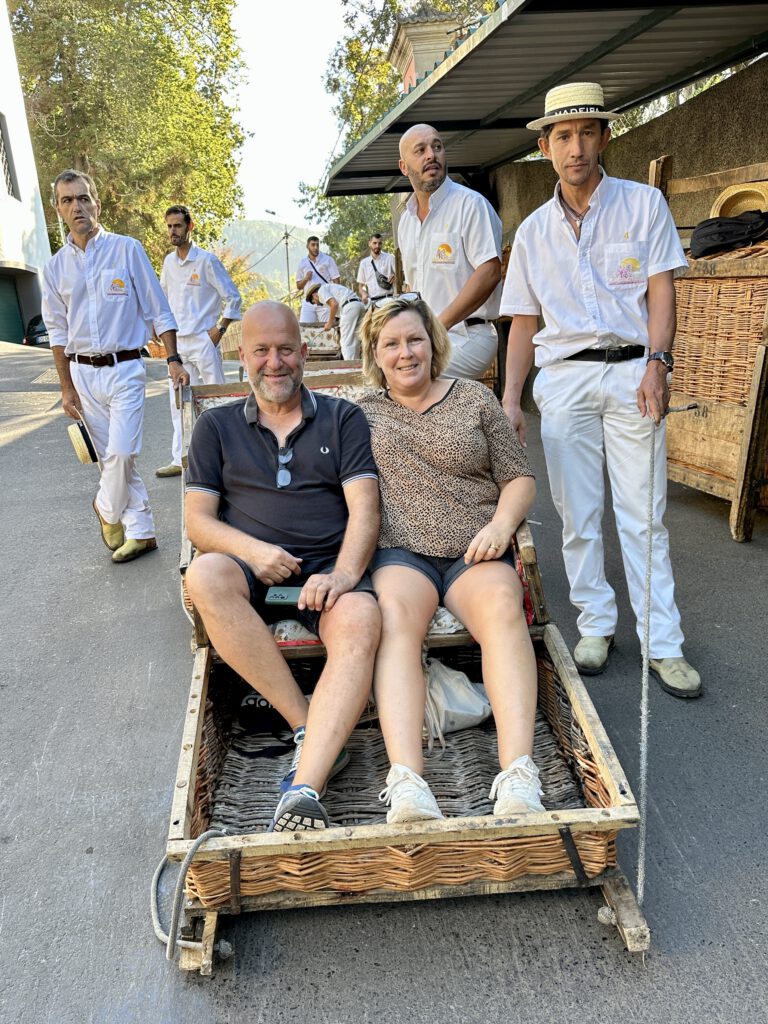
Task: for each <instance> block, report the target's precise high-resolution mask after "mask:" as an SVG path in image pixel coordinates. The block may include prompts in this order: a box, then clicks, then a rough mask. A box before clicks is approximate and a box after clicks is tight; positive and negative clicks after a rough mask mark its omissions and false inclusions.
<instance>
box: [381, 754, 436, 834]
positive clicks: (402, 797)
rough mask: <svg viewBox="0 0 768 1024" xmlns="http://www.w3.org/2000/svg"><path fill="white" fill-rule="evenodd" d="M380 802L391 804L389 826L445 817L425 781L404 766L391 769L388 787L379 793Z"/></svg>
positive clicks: (399, 765)
mask: <svg viewBox="0 0 768 1024" xmlns="http://www.w3.org/2000/svg"><path fill="white" fill-rule="evenodd" d="M379 800H381V801H382V802H383V803H385V804H391V807H390V809H389V810H388V811H387V824H388V825H397V824H400V823H401V822H403V821H427V820H428V819H430V818H442V816H443V812H442V811H441V810H440V808H439V807H438V806H437V800H435V798H434V796H433V795H432V790H431V789H430V788H429V786H428V785H427V784H426V782H425V781H424V779H422V777H421V776H420V775H417V774H416V772H415V771H413V770H412V769H411V768H408V767H406V766H405V765H404V764H393V765H392V767H391V768H390V769H389V774H388V775H387V787H386V789H382V791H381V792H380V793H379Z"/></svg>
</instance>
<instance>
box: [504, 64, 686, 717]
mask: <svg viewBox="0 0 768 1024" xmlns="http://www.w3.org/2000/svg"><path fill="white" fill-rule="evenodd" d="M545 110H546V113H545V116H544V117H542V118H539V119H538V120H536V121H532V122H531V123H530V124H529V125H528V127H529V128H531V129H534V130H538V129H541V130H542V131H541V137H540V138H539V148H540V149H541V151H542V153H543V154H544V156H545V157H546V158H547V159H548V160H551V162H552V165H553V167H554V169H555V171H556V172H557V174H558V177H559V181H558V183H557V185H556V186H555V194H554V197H553V198H552V199H550V200H549V202H547V203H545V204H544V205H543V206H541V207H539V209H538V210H536V211H535V212H534V213H533V214H531V216H530V217H528V219H527V220H525V221H523V223H522V224H521V225H520V227H519V229H518V231H517V234H516V236H515V242H514V245H513V248H512V256H511V259H510V263H509V269H508V271H507V278H506V282H505V284H504V292H503V295H502V299H501V311H502V313H507V314H509V315H511V316H513V317H514V320H513V323H512V329H511V331H510V335H509V350H508V354H507V385H506V392H505V395H504V407H505V409H506V411H507V413H508V415H509V417H510V419H511V420H512V423H513V424H514V426H515V428H516V429H517V431H518V434H519V435H520V438H521V440H524V437H525V420H524V417H523V414H522V412H521V409H520V396H521V393H522V388H523V384H524V382H525V379H526V377H527V375H528V372H529V370H530V367H531V362H532V361H533V357H534V353H535V358H536V365H537V366H538V367H539V373H538V375H537V377H536V381H535V383H534V392H533V393H534V399H535V401H536V404H537V405H538V407H539V409H540V411H541V437H542V441H543V444H544V454H545V456H546V460H547V470H548V473H549V481H550V486H551V488H552V497H553V499H554V502H555V507H556V508H557V511H558V513H559V515H560V517H561V519H562V521H563V557H564V560H565V568H566V572H567V574H568V579H569V581H570V585H571V601H572V602H573V604H574V605H575V606H576V607H577V608H578V609H579V617H578V626H579V632H580V633H581V640H580V641H579V643H578V644H577V645H576V650H575V651H574V659H575V661H576V664H577V666H578V667H579V669H580V670H581V671H582V672H584V673H585V674H588V675H595V674H597V673H598V672H602V671H603V669H604V668H605V666H606V664H607V661H608V655H609V653H610V651H611V648H612V647H613V635H614V632H615V629H616V621H617V608H616V597H615V594H614V591H613V588H612V587H611V586H610V584H609V583H608V581H607V580H606V578H605V559H604V552H603V533H602V518H603V507H604V498H605V495H604V488H603V467H604V464H605V465H607V468H608V476H609V478H610V482H611V493H612V497H613V509H614V513H615V516H616V527H617V530H618V534H619V541H620V544H621V554H622V558H623V561H624V572H625V575H626V578H627V585H628V588H629V596H630V601H631V602H632V608H633V611H634V613H635V617H636V620H637V633H638V636H639V637H640V640H641V642H642V639H643V633H644V629H643V626H644V584H645V563H646V545H647V528H646V519H647V505H648V493H647V491H648V466H649V457H650V444H651V435H652V433H653V426H654V423H655V424H657V427H656V433H655V456H654V457H655V476H654V481H653V494H654V506H653V526H652V536H653V567H652V573H653V577H652V578H653V586H652V590H651V609H650V657H651V670H652V671H653V672H654V674H655V675H656V677H657V678H658V679H659V681H660V683H661V685H662V687H663V688H664V689H665V690H667V691H668V692H669V693H672V694H674V695H675V696H677V697H698V696H699V694H700V693H701V679H700V677H699V674H698V672H697V671H696V670H695V669H694V668H692V667H691V665H689V664H688V662H687V661H686V660H685V658H684V657H683V655H682V644H683V634H682V630H681V628H680V614H679V612H678V610H677V606H676V604H675V597H674V580H673V577H672V566H671V564H670V558H669V537H668V534H667V530H666V527H665V526H664V523H663V516H664V511H665V508H666V495H667V465H666V432H665V424H664V422H663V417H664V415H665V413H666V411H667V408H668V405H669V385H668V380H667V377H668V374H669V371H670V370H671V369H672V366H673V360H672V356H671V354H670V352H671V348H672V340H673V338H674V334H675V289H674V284H673V280H672V278H673V272H674V271H675V270H676V269H677V268H678V267H684V266H685V257H684V255H683V250H682V246H681V245H680V241H679V239H678V237H677V231H676V229H675V224H674V221H673V220H672V216H671V214H670V212H669V209H668V207H667V204H666V202H665V200H664V197H663V196H662V194H661V192H659V191H658V189H655V188H651V187H650V186H648V185H640V184H638V183H636V182H634V181H624V180H622V179H620V178H610V177H609V176H608V175H607V174H605V172H604V171H603V170H602V168H601V167H600V166H599V163H598V157H599V155H600V153H602V151H603V150H604V149H605V147H606V146H607V145H608V141H609V139H610V134H611V133H610V127H609V122H610V121H611V120H613V119H614V118H616V117H618V114H615V113H612V112H611V111H606V110H605V104H604V99H603V90H602V88H601V87H600V86H599V85H596V84H595V83H591V82H577V83H573V84H570V85H563V86H559V87H557V88H555V89H551V90H550V91H549V92H548V93H547V97H546V102H545ZM539 316H541V317H542V318H543V320H544V328H543V329H542V330H541V331H540V330H539V327H538V321H539Z"/></svg>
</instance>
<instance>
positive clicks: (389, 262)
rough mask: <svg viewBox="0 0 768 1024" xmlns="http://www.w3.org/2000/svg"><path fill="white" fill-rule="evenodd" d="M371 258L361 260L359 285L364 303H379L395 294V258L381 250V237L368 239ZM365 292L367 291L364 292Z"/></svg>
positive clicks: (377, 235)
mask: <svg viewBox="0 0 768 1024" xmlns="http://www.w3.org/2000/svg"><path fill="white" fill-rule="evenodd" d="M368 251H369V252H370V256H366V257H365V259H364V260H360V266H359V267H358V269H357V284H358V289H357V290H358V292H359V293H360V298H361V299H363V301H364V302H365V301H369V302H377V301H378V300H379V299H386V298H388V297H389V296H390V295H392V294H393V291H394V285H393V282H394V280H395V257H394V256H393V255H392V253H389V252H384V250H383V249H382V248H381V235H379V234H375V235H371V237H370V238H369V239H368ZM363 290H365V291H363Z"/></svg>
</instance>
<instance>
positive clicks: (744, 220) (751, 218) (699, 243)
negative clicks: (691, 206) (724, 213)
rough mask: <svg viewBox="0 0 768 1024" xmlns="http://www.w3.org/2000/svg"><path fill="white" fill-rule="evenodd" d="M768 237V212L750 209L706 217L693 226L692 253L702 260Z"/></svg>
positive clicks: (695, 257)
mask: <svg viewBox="0 0 768 1024" xmlns="http://www.w3.org/2000/svg"><path fill="white" fill-rule="evenodd" d="M763 238H768V213H761V212H760V210H749V211H747V213H740V214H739V216H738V217H709V218H708V219H707V220H703V221H701V222H700V223H699V224H697V225H696V227H695V228H694V229H693V234H692V235H691V256H692V257H693V258H694V259H695V260H698V259H701V257H702V256H711V255H712V254H713V253H716V252H728V251H730V250H731V249H742V248H744V246H747V245H754V243H755V242H759V241H761V240H762V239H763Z"/></svg>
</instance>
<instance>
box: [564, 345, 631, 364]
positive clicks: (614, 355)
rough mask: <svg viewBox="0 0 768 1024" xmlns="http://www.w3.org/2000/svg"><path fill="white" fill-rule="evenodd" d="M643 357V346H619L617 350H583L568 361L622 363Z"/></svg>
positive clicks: (569, 357) (568, 357)
mask: <svg viewBox="0 0 768 1024" xmlns="http://www.w3.org/2000/svg"><path fill="white" fill-rule="evenodd" d="M644 355H645V346H643V345H621V346H619V348H585V349H584V350H583V351H582V352H576V353H575V354H574V355H572V356H566V357H565V358H566V360H568V359H586V360H587V361H588V362H590V363H624V362H626V361H627V360H628V359H640V357H641V356H644Z"/></svg>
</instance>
